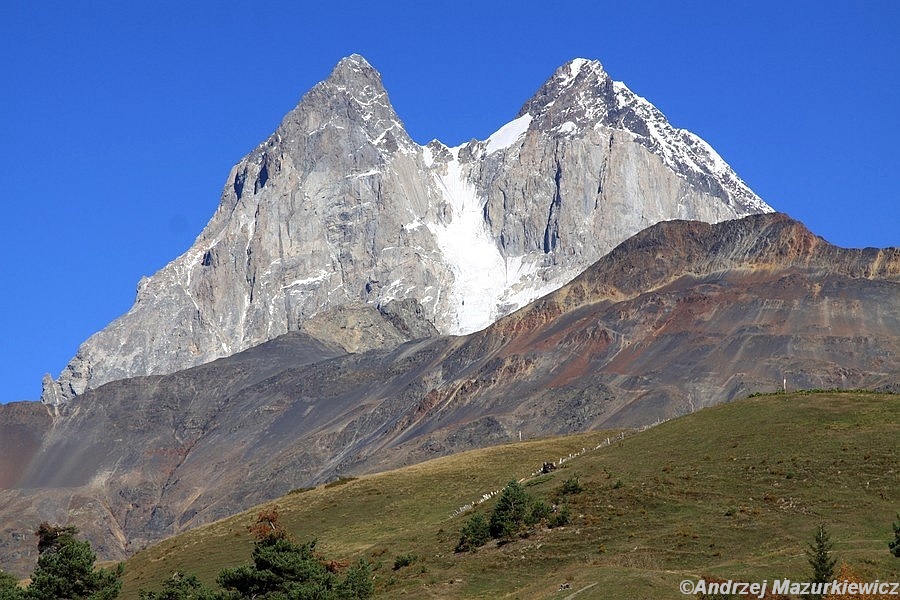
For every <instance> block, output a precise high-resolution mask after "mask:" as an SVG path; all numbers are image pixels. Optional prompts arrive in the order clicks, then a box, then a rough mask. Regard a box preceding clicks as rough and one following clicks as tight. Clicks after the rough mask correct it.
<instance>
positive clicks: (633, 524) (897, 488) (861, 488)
mask: <svg viewBox="0 0 900 600" xmlns="http://www.w3.org/2000/svg"><path fill="white" fill-rule="evenodd" d="M608 435H609V434H608V433H604V432H595V433H587V434H580V435H575V436H568V437H562V438H552V439H546V440H537V441H530V442H523V443H517V444H510V445H506V446H500V447H494V448H488V449H484V450H478V451H474V452H468V453H464V454H460V455H456V456H451V457H447V458H443V459H438V460H434V461H430V462H428V463H423V464H419V465H414V466H411V467H407V468H404V469H400V470H397V471H392V472H389V473H383V474H379V475H372V476H366V477H360V478H358V479H354V480H349V481H342V482H341V485H339V486H320V487H318V488H315V489H312V490H308V491H304V492H303V493H302V494H289V495H288V496H285V497H283V498H281V499H280V500H278V501H277V502H275V503H274V504H277V505H278V506H279V508H280V512H281V515H282V520H283V522H284V524H285V525H286V527H287V528H288V529H289V530H290V531H292V532H293V533H294V535H296V536H297V538H298V539H299V540H301V541H303V540H307V539H310V538H313V537H315V538H318V539H319V546H318V548H319V550H320V551H321V552H322V553H323V554H324V555H325V556H327V557H329V558H336V559H343V560H352V559H354V558H355V557H356V556H364V557H366V558H367V559H368V560H369V561H370V562H372V564H373V565H374V567H375V569H374V573H375V578H376V589H377V592H378V596H379V597H385V598H395V597H408V598H463V597H465V598H470V597H472V598H478V597H481V598H498V597H506V598H546V597H551V598H556V597H560V598H563V597H566V596H567V595H569V594H571V593H574V592H577V591H579V590H583V591H581V593H579V594H577V596H575V597H576V598H578V599H579V600H581V599H582V598H651V597H652V598H680V597H682V596H681V594H680V593H679V592H678V583H679V582H680V581H681V580H682V579H685V578H696V577H699V576H701V575H714V576H716V577H720V578H725V579H727V578H733V579H737V580H741V581H751V582H752V581H762V580H763V579H768V580H769V581H772V580H773V579H775V578H782V579H783V578H787V577H790V578H793V579H795V580H798V579H802V578H803V577H804V576H805V575H806V574H807V571H808V567H807V564H806V559H805V556H804V554H803V552H804V549H805V545H806V543H807V542H809V541H811V540H812V536H813V533H814V530H815V527H816V526H817V525H818V524H819V523H825V524H826V525H827V527H828V529H829V532H830V533H831V537H832V539H833V540H834V541H835V552H836V554H837V555H838V557H839V558H840V559H842V560H846V561H847V562H849V563H850V564H852V565H853V566H854V568H855V569H856V570H857V571H858V572H859V573H860V574H861V575H863V576H869V577H871V579H872V580H874V579H875V578H880V579H881V580H882V581H886V580H887V581H896V580H897V579H898V578H900V560H897V559H896V558H894V557H892V556H891V555H890V554H889V553H888V550H887V542H888V540H890V539H891V538H892V532H891V522H892V520H893V519H895V515H896V513H897V510H898V508H900V506H898V503H900V461H898V449H900V397H898V396H892V395H879V394H864V393H841V392H822V393H817V394H775V395H771V396H762V397H756V398H752V399H747V400H743V401H739V402H734V403H731V404H727V405H722V406H718V407H715V408H711V409H705V410H702V411H699V412H697V413H695V414H692V415H689V416H685V417H682V418H679V419H675V420H672V421H669V422H666V423H663V424H661V425H659V426H657V427H654V428H652V429H649V430H647V431H645V432H642V433H638V434H634V435H631V436H628V437H625V439H623V440H621V441H615V442H614V443H613V444H612V445H611V446H609V447H606V446H604V447H602V448H600V449H598V450H589V451H588V452H587V453H585V454H584V455H582V456H578V457H577V458H573V459H571V460H569V461H567V462H566V463H565V464H564V465H563V466H562V468H559V469H557V470H555V471H552V472H551V473H549V474H545V475H540V476H538V477H536V478H533V479H531V480H529V481H527V482H526V483H525V485H526V490H527V491H528V493H529V494H531V495H532V496H535V497H539V498H544V499H546V500H548V501H551V500H552V497H553V496H554V494H555V493H556V492H557V491H558V490H559V489H560V488H561V487H562V486H563V484H564V483H565V482H566V481H567V480H569V479H570V478H572V476H573V475H577V476H578V481H579V483H580V485H581V486H582V487H583V488H584V489H583V491H581V492H579V493H575V494H570V495H568V496H567V497H568V502H569V505H570V507H571V511H572V520H571V523H570V524H569V525H568V526H566V527H561V528H556V529H552V530H551V529H546V528H541V529H537V530H535V531H533V532H531V533H530V534H529V535H528V537H527V538H524V539H519V540H516V541H514V542H512V543H508V544H503V545H499V546H498V545H496V544H488V545H487V546H485V547H483V548H481V549H479V550H478V551H477V552H473V553H454V552H453V548H454V547H455V545H456V542H457V541H458V537H459V530H460V528H461V527H462V525H463V523H464V522H465V520H466V519H467V518H468V515H469V514H472V512H471V511H469V512H466V513H463V514H462V515H459V516H456V517H451V514H453V512H454V511H455V510H456V509H457V508H458V507H459V506H461V505H463V504H465V503H467V502H471V501H472V500H474V499H476V498H478V497H480V496H481V495H482V494H483V493H485V492H489V491H493V490H496V489H499V488H502V487H503V486H504V485H505V484H506V483H507V482H508V481H509V480H510V479H511V478H520V477H524V476H526V475H528V474H529V473H530V472H531V471H533V470H535V469H537V468H539V467H540V465H541V464H542V463H543V462H544V461H555V460H556V459H557V458H559V457H560V456H567V455H568V454H569V453H573V452H578V451H580V450H581V449H582V448H583V447H587V448H593V447H594V446H596V445H597V444H598V443H600V441H601V440H605V439H606V437H607V436H608ZM494 501H495V500H489V501H487V502H485V503H483V504H481V505H479V506H477V507H476V508H475V509H474V510H476V511H481V512H483V513H484V514H486V515H487V514H489V511H490V510H491V508H492V506H493V503H494ZM256 512H258V509H257V510H256V511H248V512H246V513H243V514H240V515H237V516H235V517H232V518H230V519H226V520H223V521H220V522H217V523H214V524H211V525H209V526H207V527H202V528H198V529H196V530H193V531H190V532H187V533H185V534H183V535H181V536H178V537H176V538H172V539H170V540H167V541H164V542H162V543H160V544H158V545H156V546H153V547H152V548H149V549H147V550H145V551H142V552H140V553H138V554H137V555H135V556H134V557H133V558H132V559H130V560H129V561H128V563H127V565H126V581H125V586H124V589H123V594H122V597H123V598H137V590H138V589H139V588H147V589H157V588H158V586H159V585H160V584H161V582H162V581H163V580H164V579H165V578H166V577H168V576H169V575H170V574H171V573H172V572H173V571H175V570H183V571H188V572H193V573H196V574H197V575H198V576H199V577H200V578H201V579H202V580H204V581H206V582H208V583H212V582H213V581H214V580H215V577H216V575H217V573H218V572H219V570H221V569H222V568H223V567H226V566H234V565H238V564H241V563H244V562H247V561H248V559H249V556H250V550H251V547H252V542H251V539H250V536H249V535H248V533H247V526H248V525H249V524H250V523H251V522H252V521H253V518H254V516H255V514H256ZM402 556H415V560H414V561H411V562H410V564H409V565H408V566H404V567H403V568H399V569H394V568H393V567H394V565H395V562H396V558H397V557H402ZM589 586H590V587H589ZM564 587H565V589H563V590H562V591H560V590H561V588H564Z"/></svg>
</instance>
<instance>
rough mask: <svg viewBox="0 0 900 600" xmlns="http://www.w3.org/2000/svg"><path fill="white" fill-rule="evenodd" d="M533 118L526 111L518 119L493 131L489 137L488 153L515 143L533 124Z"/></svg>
mask: <svg viewBox="0 0 900 600" xmlns="http://www.w3.org/2000/svg"><path fill="white" fill-rule="evenodd" d="M531 119H532V117H531V115H529V114H527V113H526V114H524V115H522V116H521V117H519V118H518V119H513V120H512V121H510V122H509V123H507V124H506V125H504V126H503V127H501V128H500V129H498V130H497V131H495V132H494V133H492V134H491V136H490V137H489V138H488V139H487V148H486V151H487V153H488V154H493V153H494V152H497V151H498V150H503V149H505V148H509V147H510V146H512V145H513V144H515V143H516V141H517V140H518V139H519V138H520V137H522V136H523V135H525V132H526V131H528V126H529V125H531Z"/></svg>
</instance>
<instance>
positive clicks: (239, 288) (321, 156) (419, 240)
mask: <svg viewBox="0 0 900 600" xmlns="http://www.w3.org/2000/svg"><path fill="white" fill-rule="evenodd" d="M770 211H771V208H770V207H769V206H768V205H767V204H765V203H764V202H763V201H762V200H760V199H759V198H758V197H757V196H756V195H755V194H754V193H753V192H751V191H750V190H749V189H748V188H747V186H746V185H745V184H744V183H743V182H742V181H741V180H740V179H739V178H738V177H737V175H735V173H734V172H733V171H732V170H731V169H730V168H729V167H728V165H726V164H725V162H724V161H723V160H722V159H721V158H720V157H719V156H718V155H717V154H716V153H715V151H713V150H712V149H711V148H710V147H709V145H707V144H706V143H705V142H704V141H703V140H701V139H700V138H698V137H697V136H695V135H693V134H691V133H689V132H687V131H684V130H680V129H676V128H674V127H672V126H671V125H670V124H669V123H668V122H667V121H666V119H665V117H664V116H663V115H662V114H661V113H660V112H659V111H658V110H657V109H655V108H654V107H653V106H652V105H651V104H649V103H648V102H647V101H646V100H644V99H643V98H640V97H639V96H636V95H635V94H633V93H632V92H631V91H630V90H629V89H628V88H627V87H626V86H625V85H624V84H622V83H619V82H616V81H613V80H612V79H611V78H610V77H609V76H608V75H607V74H606V72H605V71H604V70H603V67H602V66H601V65H600V63H599V62H597V61H588V60H584V59H576V60H573V61H571V62H569V63H567V64H566V65H563V66H562V67H560V68H559V69H558V70H557V71H556V72H555V73H554V74H553V76H552V77H551V78H550V79H549V80H548V81H547V82H546V83H545V84H544V85H543V86H542V87H541V88H540V89H539V90H538V91H537V93H536V94H535V96H534V97H533V98H531V99H530V100H529V101H528V102H526V103H525V105H524V106H523V107H522V109H521V110H520V111H519V113H518V116H517V117H516V118H515V119H513V120H512V121H511V122H509V123H507V124H506V125H504V126H503V127H501V128H500V129H499V130H498V131H497V132H496V133H494V134H493V135H491V136H490V137H489V138H488V139H487V140H483V141H476V140H473V141H471V142H469V143H466V144H463V145H461V146H458V147H454V148H448V147H447V146H445V145H444V144H442V143H440V142H439V141H432V142H431V143H429V144H427V145H425V146H420V145H418V144H416V143H415V142H414V141H413V140H412V139H411V138H410V137H409V135H407V133H406V132H405V130H404V129H403V125H402V123H401V121H400V118H399V117H398V115H397V114H396V113H395V111H394V109H393V108H392V106H391V104H390V101H389V99H388V95H387V92H386V91H385V89H384V87H383V86H382V82H381V77H380V75H379V74H378V72H377V71H375V70H374V69H373V68H372V67H371V66H370V65H369V64H368V63H367V62H366V61H365V59H363V58H362V57H360V56H358V55H353V56H350V57H348V58H345V59H343V60H342V61H341V62H340V63H339V64H338V65H337V66H336V67H335V69H334V71H333V72H332V73H331V75H330V76H329V77H328V78H327V79H326V80H324V81H323V82H321V83H319V84H317V85H316V86H314V87H313V88H312V89H311V90H310V91H309V92H307V93H306V94H305V95H304V96H303V98H302V100H301V101H300V103H299V104H298V105H297V106H296V108H294V109H293V110H292V111H291V112H290V113H288V114H287V116H286V117H285V118H284V120H283V121H282V123H281V125H280V126H279V127H278V129H277V130H276V131H275V133H273V134H272V135H271V136H270V137H269V138H268V139H267V140H266V141H264V142H263V143H262V144H260V145H259V146H258V147H257V148H256V149H255V150H253V152H251V153H250V154H249V155H248V156H246V157H245V158H244V159H243V160H241V161H240V162H239V163H238V164H237V165H235V166H234V167H233V168H232V170H231V173H230V174H229V175H228V179H227V183H226V185H225V188H224V190H223V192H222V196H221V201H220V203H219V206H218V209H217V210H216V212H215V214H214V215H213V217H212V219H211V220H210V221H209V223H208V224H207V226H206V227H205V228H204V230H203V231H202V232H201V233H200V235H199V237H198V238H197V239H196V241H195V242H194V244H193V246H191V248H190V249H189V250H188V251H187V252H185V253H184V254H183V255H181V256H180V257H178V258H177V259H175V260H174V261H172V262H171V263H170V264H168V265H167V266H166V267H164V268H163V269H162V270H160V271H159V272H158V273H156V274H155V275H153V276H152V277H148V278H143V279H142V280H141V281H140V283H139V285H138V291H137V298H136V300H135V303H134V306H133V307H132V308H131V309H130V310H129V311H128V312H127V313H126V314H125V315H123V316H121V317H119V318H118V319H116V320H115V321H113V322H112V323H111V324H110V325H109V326H107V327H106V328H105V329H103V330H102V331H99V332H97V333H96V334H94V335H93V336H91V337H90V338H89V339H88V340H87V341H85V342H84V343H83V344H82V345H81V347H80V348H79V349H78V351H77V353H76V355H75V357H74V358H73V359H72V360H71V361H70V363H69V364H68V365H67V366H66V368H65V369H64V370H63V372H62V373H61V374H60V375H59V377H58V378H57V380H55V381H54V380H53V379H52V378H51V377H50V376H49V375H48V376H46V377H45V378H44V389H43V393H42V400H43V402H44V403H46V404H49V405H53V406H57V405H60V404H61V403H64V402H66V401H69V400H71V399H73V398H75V397H76V396H78V395H81V394H83V393H84V392H85V391H87V390H89V389H93V388H96V387H98V386H100V385H102V384H104V383H107V382H110V381H115V380H119V379H124V378H128V377H134V376H141V375H159V374H166V373H172V372H175V371H177V370H180V369H184V368H187V367H191V366H195V365H200V364H203V363H207V362H209V361H211V360H214V359H216V358H220V357H223V356H229V355H232V354H234V353H236V352H239V351H241V350H245V349H247V348H250V347H252V346H255V345H257V344H259V343H261V342H264V341H267V340H271V339H274V338H275V337H277V336H279V335H282V334H285V333H287V332H290V331H297V330H299V329H301V328H303V326H304V324H305V323H307V322H308V321H309V320H310V319H313V318H315V317H319V319H320V321H323V320H324V321H327V318H325V317H322V315H323V314H330V313H329V311H332V310H334V309H337V308H339V307H342V306H350V307H352V308H353V309H354V310H355V309H356V308H358V307H359V306H364V305H370V306H375V307H387V306H389V305H390V304H391V303H392V302H395V301H405V302H410V301H414V302H415V303H417V304H416V305H415V306H412V307H407V309H406V310H407V312H409V311H411V312H413V313H416V314H418V315H420V316H421V317H422V318H423V319H424V320H425V321H428V322H429V323H431V324H433V326H434V328H436V329H437V330H438V331H439V332H441V333H444V334H466V333H471V332H473V331H477V330H480V329H483V328H484V327H487V326H488V325H490V324H491V323H493V322H494V321H495V320H496V319H497V318H498V317H500V316H503V315H505V314H508V313H510V312H512V311H513V310H515V309H517V308H520V307H522V306H524V305H525V304H527V303H528V302H530V301H532V300H534V299H535V298H538V297H540V296H542V295H543V294H545V293H547V292H549V291H552V290H554V289H557V288H559V287H560V286H561V285H563V284H564V283H566V282H567V281H569V280H571V279H572V278H573V277H575V276H576V275H578V274H579V273H580V272H581V271H583V270H584V269H585V268H587V267H588V266H589V265H591V264H592V263H593V262H594V261H596V260H597V259H598V258H600V257H601V256H603V255H604V254H606V253H607V252H609V251H610V250H611V249H612V248H613V247H615V246H616V245H617V244H618V243H620V242H622V241H623V240H625V239H626V238H628V237H629V236H631V235H634V234H635V233H637V232H638V231H640V230H642V229H644V228H646V227H647V226H649V225H652V224H654V223H656V222H659V221H663V220H668V219H694V220H702V221H708V222H719V221H722V220H726V219H733V218H737V217H742V216H745V215H748V214H753V213H760V212H770ZM388 310H389V311H390V310H391V309H390V308H388ZM338 341H339V340H338Z"/></svg>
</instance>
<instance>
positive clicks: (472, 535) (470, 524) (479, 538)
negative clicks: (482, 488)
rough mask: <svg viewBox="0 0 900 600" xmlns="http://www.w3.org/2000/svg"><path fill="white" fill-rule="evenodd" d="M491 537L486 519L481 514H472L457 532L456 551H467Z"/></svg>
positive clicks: (484, 542)
mask: <svg viewBox="0 0 900 600" xmlns="http://www.w3.org/2000/svg"><path fill="white" fill-rule="evenodd" d="M489 539H491V528H490V525H489V524H488V521H487V519H485V518H484V516H483V515H481V514H474V515H472V516H471V517H470V518H469V520H468V521H466V524H465V525H463V528H462V530H461V531H460V532H459V543H458V544H456V551H457V552H468V551H469V550H474V549H475V548H480V547H481V546H484V545H485V544H486V543H487V541H488V540H489Z"/></svg>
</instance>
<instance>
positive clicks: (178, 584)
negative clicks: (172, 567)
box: [139, 571, 218, 600]
mask: <svg viewBox="0 0 900 600" xmlns="http://www.w3.org/2000/svg"><path fill="white" fill-rule="evenodd" d="M139 594H140V598H141V600H216V598H217V597H218V596H217V594H216V593H215V592H213V591H212V590H210V589H209V588H207V587H205V586H204V585H203V584H202V583H200V580H199V579H197V576H196V575H189V574H188V575H186V574H184V573H181V572H177V571H176V572H175V573H173V574H172V576H171V577H170V578H169V579H167V580H166V582H165V583H164V584H163V589H162V590H160V591H159V592H148V591H146V590H141V591H140V592H139Z"/></svg>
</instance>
